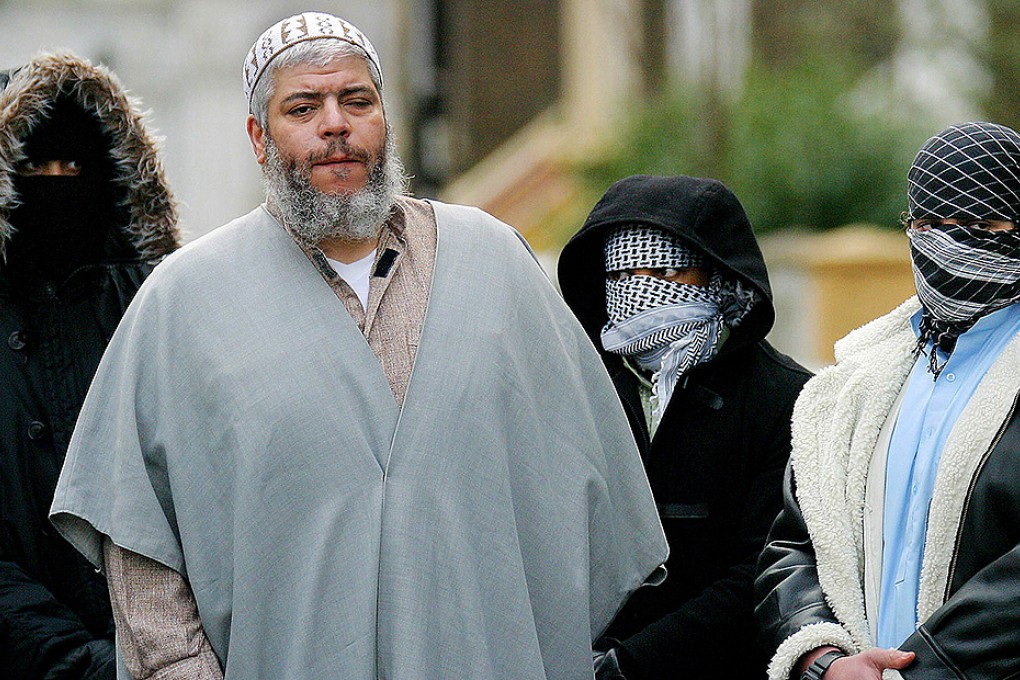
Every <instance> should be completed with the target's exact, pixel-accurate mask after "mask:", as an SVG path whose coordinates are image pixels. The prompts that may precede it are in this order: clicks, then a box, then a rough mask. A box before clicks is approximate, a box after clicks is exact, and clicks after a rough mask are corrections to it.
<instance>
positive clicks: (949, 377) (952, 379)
mask: <svg viewBox="0 0 1020 680" xmlns="http://www.w3.org/2000/svg"><path fill="white" fill-rule="evenodd" d="M946 381H947V382H955V381H956V374H955V373H946Z"/></svg>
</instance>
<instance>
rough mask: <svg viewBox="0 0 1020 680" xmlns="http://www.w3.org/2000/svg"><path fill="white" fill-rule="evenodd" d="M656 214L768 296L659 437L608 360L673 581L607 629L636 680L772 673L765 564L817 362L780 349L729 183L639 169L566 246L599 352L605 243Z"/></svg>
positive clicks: (613, 359)
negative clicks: (755, 589)
mask: <svg viewBox="0 0 1020 680" xmlns="http://www.w3.org/2000/svg"><path fill="white" fill-rule="evenodd" d="M633 223H644V224H647V225H652V226H656V227H660V228H662V229H665V230H667V231H670V232H672V233H673V234H676V236H677V237H679V238H680V239H682V240H683V241H684V242H685V243H687V244H688V245H690V246H692V247H693V248H696V249H697V250H700V251H702V252H704V253H706V254H707V255H708V256H709V258H710V259H711V261H712V264H713V266H715V267H718V268H720V269H721V270H722V271H724V272H725V273H726V274H727V275H729V276H732V277H739V278H741V279H743V280H744V281H745V282H747V283H748V284H750V285H751V286H753V287H754V288H755V289H756V290H757V291H758V292H759V293H760V302H759V303H758V304H757V305H756V306H755V307H754V308H753V309H752V310H751V312H750V313H749V314H748V316H747V317H746V318H745V320H744V322H743V323H742V324H741V325H740V326H738V327H737V328H736V329H734V331H733V333H732V334H731V335H730V337H729V338H728V339H727V340H726V342H725V343H724V344H723V346H722V348H721V350H720V352H719V354H718V355H716V357H715V358H713V359H712V360H710V361H708V362H707V363H704V364H701V365H699V366H697V367H695V368H694V369H692V370H691V371H690V372H689V374H688V377H687V380H686V381H681V384H680V385H678V386H677V389H676V391H675V392H674V393H673V396H672V398H671V399H670V402H669V405H668V407H667V409H666V412H665V414H664V416H663V419H662V421H661V423H660V424H659V427H658V429H657V430H656V433H655V437H654V438H652V439H651V440H650V441H649V436H648V428H647V427H646V425H645V419H644V415H643V413H642V408H641V402H640V397H639V393H638V381H637V378H636V376H635V375H634V374H633V373H632V372H631V371H630V370H629V369H628V368H627V367H625V366H624V365H623V363H622V361H621V358H620V357H619V356H617V355H615V354H611V353H608V352H605V351H602V356H603V359H604V360H605V363H606V366H607V368H608V370H609V373H610V375H611V376H612V377H613V380H614V381H615V383H616V387H617V390H618V392H619V394H620V397H621V399H622V401H623V403H624V406H625V408H626V411H627V413H628V415H629V417H630V422H631V427H632V429H633V432H634V435H635V437H636V438H637V441H638V444H639V447H640V449H641V453H642V456H643V458H644V462H645V469H646V470H647V472H648V477H649V481H650V482H651V486H652V491H653V493H654V495H655V498H656V501H657V503H658V507H659V513H660V516H661V518H662V523H663V527H664V528H665V531H666V537H667V539H668V541H669V545H670V557H669V561H668V562H667V563H666V567H667V571H668V575H667V578H666V581H665V583H664V584H663V585H661V586H658V587H655V588H644V589H642V590H641V591H639V592H638V593H637V594H636V595H635V596H634V597H633V598H631V600H630V602H629V603H628V604H627V605H626V606H625V607H624V609H623V611H622V612H621V613H620V614H619V616H618V617H617V618H616V621H615V622H614V623H613V625H612V626H611V628H610V629H609V631H608V635H609V636H611V637H614V638H617V639H619V640H620V641H621V646H622V650H623V654H622V655H621V665H622V668H623V672H624V674H625V675H626V677H627V678H628V680H640V679H642V678H674V677H679V678H685V679H687V680H698V679H701V678H706V679H707V678H723V677H725V678H740V679H741V680H744V679H748V680H752V679H754V678H762V677H764V676H765V665H766V658H765V656H764V653H763V652H762V651H760V650H758V649H757V647H756V646H755V643H754V640H755V639H756V634H755V628H754V620H753V599H752V585H753V577H754V567H755V562H756V560H757V557H758V554H759V552H760V551H761V549H762V546H763V545H764V542H765V537H766V534H767V533H768V530H769V526H770V524H771V523H772V520H773V519H774V518H775V516H776V514H777V513H778V511H779V508H780V504H781V487H782V478H783V469H784V467H785V465H786V461H787V458H788V456H789V453H790V415H791V411H792V408H793V403H794V400H795V398H796V396H797V394H798V392H799V391H800V388H801V386H802V385H803V384H804V383H805V381H806V380H807V379H808V377H809V373H808V371H806V370H805V369H804V368H803V367H801V366H800V365H798V364H797V363H796V362H794V361H793V360H792V359H790V358H789V357H786V356H784V355H782V354H780V353H779V352H777V351H776V350H775V349H773V348H772V347H771V346H770V345H769V344H768V343H767V342H766V341H765V339H764V338H765V335H766V333H767V332H768V331H769V329H770V328H771V327H772V324H773V321H774V319H775V311H774V309H773V306H772V301H771V300H772V295H771V289H770V287H769V282H768V274H767V272H766V269H765V262H764V260H763V258H762V255H761V251H760V250H759V248H758V245H757V242H756V241H755V238H754V234H753V232H752V229H751V225H750V223H749V222H748V220H747V217H746V215H745V213H744V210H743V208H742V207H741V205H740V203H739V201H738V200H737V199H736V197H735V196H734V195H733V194H732V193H731V192H730V191H729V190H728V189H726V187H724V186H723V185H722V184H720V183H719V182H716V181H713V180H699V179H693V178H689V177H645V176H639V177H630V178H627V179H625V180H622V181H620V182H617V183H616V184H614V185H613V186H612V187H611V188H610V189H609V190H608V192H607V193H606V195H605V196H604V197H603V198H602V200H600V201H599V203H598V204H597V205H596V206H595V208H594V209H593V210H592V212H591V215H590V216H589V217H588V219H587V221H586V222H585V224H584V226H583V227H582V228H581V230H580V231H579V232H578V233H577V234H576V235H575V236H574V237H573V238H572V239H571V240H570V242H569V243H568V244H567V245H566V247H565V248H564V249H563V253H562V255H561V257H560V262H559V282H560V286H561V289H562V291H563V295H564V297H565V298H566V301H567V304H569V305H570V307H571V308H572V309H573V310H574V312H575V313H576V314H577V316H578V318H579V319H580V321H581V323H582V324H583V325H584V327H585V328H586V329H587V331H588V333H589V335H590V336H591V338H592V341H593V342H594V343H595V345H596V347H599V348H600V349H601V346H602V345H601V343H600V341H599V333H600V331H601V329H602V327H603V326H604V325H605V323H606V321H607V313H606V302H605V260H604V256H603V242H604V237H605V235H606V233H607V231H608V230H609V229H610V228H611V227H615V226H619V225H624V224H633Z"/></svg>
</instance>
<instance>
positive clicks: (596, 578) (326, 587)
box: [51, 13, 666, 680]
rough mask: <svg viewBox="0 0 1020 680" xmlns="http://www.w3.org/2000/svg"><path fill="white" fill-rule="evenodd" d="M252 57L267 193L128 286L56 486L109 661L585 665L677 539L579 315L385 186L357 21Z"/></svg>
mask: <svg viewBox="0 0 1020 680" xmlns="http://www.w3.org/2000/svg"><path fill="white" fill-rule="evenodd" d="M244 77H245V89H246V93H247V95H248V99H249V106H250V111H251V113H252V115H251V116H249V118H248V132H249V136H250V138H251V141H252V145H253V149H254V151H255V155H256V158H257V160H258V162H259V163H260V164H261V165H262V167H263V170H264V174H265V179H266V186H267V202H266V204H265V205H263V206H261V207H259V208H257V209H255V210H254V211H253V212H251V213H249V214H248V215H246V216H244V217H242V218H240V219H238V220H235V221H234V222H231V223H230V224H227V225H225V226H223V227H221V228H220V229H217V230H215V231H214V232H212V233H211V234H209V235H208V236H206V237H204V238H201V239H198V240H197V241H195V242H193V243H191V244H189V245H188V246H186V247H185V248H183V249H181V250H180V251H179V253H178V254H176V255H173V256H171V257H170V258H168V259H167V260H166V261H165V262H164V263H163V264H161V265H160V266H159V267H158V268H157V269H156V271H155V272H154V273H153V275H152V277H151V278H150V279H149V280H148V282H147V283H146V285H145V286H143V287H142V289H141V290H140V291H139V293H138V295H137V297H136V299H135V301H134V303H133V304H132V305H131V307H130V309H129V310H128V312H127V314H126V315H125V317H124V321H123V323H122V324H121V325H120V327H119V328H118V330H117V333H116V334H115V336H114V338H113V340H112V342H111V344H110V348H109V350H108V352H107V353H106V355H105V357H104V359H103V362H102V365H101V366H100V368H99V372H98V375H97V377H96V379H95V381H94V383H93V385H92V388H91V390H90V393H89V395H88V398H87V400H86V402H85V405H84V407H83V410H82V414H81V417H80V419H79V421H78V426H77V428H76V431H75V433H74V436H73V439H72V442H71V445H70V450H69V451H68V455H67V463H66V465H65V467H64V469H63V473H62V476H61V479H60V483H59V485H58V488H57V492H56V496H55V499H54V502H53V507H52V515H51V517H52V519H53V521H54V523H55V524H56V526H57V527H58V528H59V530H60V531H61V532H62V533H63V534H64V535H65V536H66V537H67V538H68V539H69V540H70V541H71V542H72V543H73V544H74V545H75V546H76V547H77V548H78V549H79V550H81V551H82V553H84V554H85V555H86V556H87V557H88V558H89V559H90V560H91V561H92V562H93V563H94V564H95V565H96V566H97V567H99V568H103V569H105V572H106V574H107V578H108V581H109V583H110V589H111V592H112V599H113V604H114V615H115V618H116V621H117V628H118V636H117V639H118V646H119V650H120V653H121V658H122V660H123V662H124V663H123V664H122V669H121V672H122V677H128V676H127V673H130V674H131V675H133V676H134V677H158V678H161V679H164V678H185V677H186V678H221V677H226V678H237V679H239V680H258V679H260V678H262V679H265V680H277V679H281V678H288V679H296V678H316V679H319V678H346V679H350V678H354V679H360V678H365V679H367V678H394V679H401V678H431V679H438V678H462V679H469V678H470V679H472V680H476V679H480V678H556V679H559V678H563V679H568V678H569V679H575V678H576V679H580V678H590V677H592V671H591V641H592V640H593V639H595V638H596V637H598V635H599V634H600V633H601V632H602V630H603V629H604V628H605V627H606V626H607V625H608V623H609V621H610V620H611V619H612V618H613V616H614V615H615V613H616V612H617V611H618V610H619V608H620V607H621V606H622V605H623V602H624V600H625V599H626V598H627V597H628V595H629V594H630V593H631V592H632V591H634V590H635V589H636V588H638V587H639V586H641V585H642V584H645V583H646V582H649V581H651V580H653V576H652V575H653V574H656V575H657V574H658V566H659V565H660V564H661V563H662V562H663V561H664V559H665V557H666V548H665V541H664V538H663V534H662V529H661V527H660V525H659V523H658V519H657V517H656V512H655V506H654V503H653V501H652V498H651V493H650V491H649V488H648V483H647V480H646V478H645V476H644V473H643V471H642V467H641V461H640V459H639V456H638V454H637V451H636V448H635V445H634V443H633V439H632V437H631V435H630V431H629V428H628V425H627V422H626V419H625V416H624V414H623V411H622V408H621V406H620V404H619V402H618V400H617V398H616V396H615V394H614V391H613V387H612V385H611V384H610V382H609V379H608V377H607V375H606V373H605V372H604V369H603V368H602V364H601V362H600V360H599V358H598V356H597V354H596V353H595V351H594V349H593V347H592V346H591V344H590V342H589V340H588V339H587V337H586V335H585V333H584V331H583V330H582V329H581V327H580V326H579V325H578V324H577V322H576V321H575V320H574V317H573V315H572V314H570V312H569V310H568V309H567V308H566V306H565V305H564V304H563V303H562V301H561V300H560V299H559V297H558V296H557V295H556V293H555V291H554V289H553V288H552V286H551V284H550V283H549V281H548V279H547V278H546V277H545V275H544V274H543V272H542V271H541V269H540V268H539V266H538V265H537V264H536V262H535V260H534V258H533V256H532V255H531V253H530V252H529V250H528V248H527V246H526V244H525V243H524V242H523V240H522V239H521V238H520V236H519V235H518V234H517V233H516V232H514V231H513V230H512V229H510V228H508V227H507V226H506V225H504V224H502V223H500V222H498V221H497V220H495V219H493V218H492V217H490V216H488V215H486V214H485V213H483V212H481V211H479V210H477V209H474V208H466V207H462V206H452V205H444V204H442V203H439V202H435V201H421V200H416V199H412V198H409V197H407V196H405V195H403V183H404V181H403V177H402V170H401V168H400V165H399V162H398V160H397V157H396V154H395V152H394V149H393V145H392V135H391V134H390V132H389V129H388V126H387V124H386V119H385V115H384V109H383V104H382V100H381V94H380V93H381V91H382V76H381V71H380V69H379V62H378V57H377V56H376V53H375V50H374V49H373V48H372V46H371V44H370V43H369V42H368V40H367V39H366V38H365V36H364V35H363V34H362V33H361V32H360V31H358V29H356V28H355V27H353V26H351V25H350V24H348V23H347V22H345V21H343V20H341V19H339V18H337V17H334V16H330V15H326V14H319V13H304V14H300V15H297V16H294V17H290V18H288V19H286V20H284V21H282V22H280V23H279V24H277V25H275V26H273V27H271V28H270V29H269V30H267V31H266V32H265V33H264V34H263V35H262V36H261V37H260V38H259V40H258V41H256V43H255V45H254V46H253V47H252V49H251V51H250V52H249V54H248V57H247V59H246V61H245V66H244Z"/></svg>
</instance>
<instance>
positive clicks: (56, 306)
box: [0, 55, 178, 680]
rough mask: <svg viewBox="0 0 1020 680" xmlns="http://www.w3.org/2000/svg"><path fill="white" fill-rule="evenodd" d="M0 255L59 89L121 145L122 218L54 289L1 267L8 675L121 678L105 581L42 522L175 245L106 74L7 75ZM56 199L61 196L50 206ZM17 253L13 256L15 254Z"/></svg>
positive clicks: (146, 163)
mask: <svg viewBox="0 0 1020 680" xmlns="http://www.w3.org/2000/svg"><path fill="white" fill-rule="evenodd" d="M5 83H6V87H5V88H4V89H3V92H2V93H0V250H2V251H4V252H5V253H7V251H8V244H9V243H10V241H11V238H12V236H14V227H12V225H11V222H10V221H9V218H10V216H11V210H12V206H13V205H14V202H15V201H16V200H17V198H18V196H17V193H16V189H15V183H14V176H15V167H16V164H17V163H18V162H19V161H21V160H22V159H23V158H24V153H23V147H24V143H23V142H24V139H25V137H26V135H27V134H28V132H29V130H31V129H32V127H33V125H35V124H37V123H38V122H39V121H40V120H42V119H43V118H44V117H45V116H46V115H47V112H48V110H47V107H48V106H49V103H50V102H52V101H53V100H54V98H55V97H56V95H57V93H58V92H65V93H66V92H72V93H73V97H74V98H75V101H76V102H77V103H78V104H80V105H81V106H82V108H83V109H84V110H86V111H93V112H95V113H96V114H97V116H98V118H99V120H100V124H101V127H102V128H103V130H104V133H105V134H106V135H107V136H108V137H109V138H110V139H111V140H112V151H111V154H112V156H113V158H114V160H115V173H116V174H115V178H116V179H115V183H116V184H117V189H116V193H117V194H118V195H119V196H120V197H121V198H122V199H124V206H125V207H124V208H123V209H122V210H120V211H118V214H119V215H120V216H121V217H122V219H120V220H119V222H118V223H117V224H115V225H114V228H113V229H110V230H109V233H108V236H107V241H106V245H105V247H104V252H103V255H102V256H101V257H100V258H99V259H98V261H94V262H89V263H86V264H85V265H84V266H81V267H79V268H78V269H76V270H75V271H73V272H71V273H70V275H68V276H66V277H63V278H61V279H59V280H55V281H48V280H43V279H42V278H40V279H38V280H35V279H29V280H26V279H24V278H23V277H19V278H18V282H17V283H16V284H15V283H14V282H13V281H12V277H11V275H10V271H9V266H3V267H0V395H2V396H0V675H2V676H3V677H4V678H6V679H13V680H35V679H38V678H47V679H49V678H53V679H56V678H68V679H70V678H90V679H92V678H95V679H99V678H113V677H114V664H113V634H114V630H113V620H112V616H111V612H110V604H109V597H108V595H107V591H106V583H105V580H104V578H103V576H102V575H100V574H97V573H96V572H95V570H94V569H92V567H91V566H90V565H89V564H88V563H87V562H86V561H85V559H84V558H83V557H81V556H80V555H79V554H78V553H77V552H76V551H75V550H74V549H73V548H72V547H71V546H70V545H68V544H67V543H65V542H64V541H63V539H61V538H60V537H59V535H58V534H57V533H56V531H55V530H53V529H52V527H51V525H50V523H49V521H48V519H47V515H48V512H49V506H50V503H51V501H52V497H53V489H54V487H55V486H56V482H57V477H58V475H59V473H60V469H61V465H62V463H63V460H64V453H65V451H66V448H67V444H68V439H69V437H70V436H71V431H72V429H73V426H74V422H75V418H76V417H77V414H78V410H79V408H80V407H81V404H82V401H83V400H84V398H85V393H86V391H87V389H88V386H89V383H90V381H91V379H92V376H93V374H94V372H95V370H96V367H97V365H98V363H99V359H100V357H101V356H102V353H103V350H104V348H105V347H106V343H107V341H108V340H109V339H110V336H111V335H112V334H113V331H114V328H115V327H116V325H117V322H118V321H119V320H120V317H121V315H122V314H123V312H124V310H125V308H126V307H127V305H128V303H129V302H130V300H131V298H132V296H133V295H134V294H135V291H136V290H137V289H138V286H139V285H140V284H141V282H142V280H143V279H144V278H145V276H146V275H147V274H148V272H149V271H151V268H152V266H153V264H154V263H155V262H156V261H158V260H159V259H160V258H161V257H163V256H164V255H166V254H168V253H169V252H170V251H172V250H173V249H174V248H176V246H177V242H178V239H177V232H176V227H175V224H176V209H175V205H174V202H173V199H172V197H171V195H170V192H169V189H168V187H167V184H166V181H165V179H164V176H163V171H162V168H161V165H160V162H159V160H158V158H157V155H156V147H155V145H154V142H153V140H152V139H151V138H150V136H149V135H148V134H147V133H146V131H145V129H144V127H143V124H142V119H141V117H140V114H139V112H138V111H137V110H136V109H135V108H134V106H133V105H132V103H131V102H129V100H128V98H127V97H126V95H125V92H124V90H123V89H122V87H121V86H120V84H119V83H118V82H117V81H116V79H115V77H114V76H112V74H110V73H109V72H108V71H107V70H106V69H104V68H100V67H94V66H92V65H90V64H88V63H87V62H85V61H83V60H80V59H78V58H76V57H73V56H70V55H46V56H40V57H38V58H36V59H34V60H33V61H32V62H31V63H29V64H27V65H25V66H23V67H22V68H20V69H17V70H16V71H13V72H8V73H5V74H4V75H3V77H2V78H0V87H3V85H4V84H5ZM54 200H59V197H54ZM7 254H9V253H7Z"/></svg>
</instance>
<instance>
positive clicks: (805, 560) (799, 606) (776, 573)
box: [754, 466, 838, 654]
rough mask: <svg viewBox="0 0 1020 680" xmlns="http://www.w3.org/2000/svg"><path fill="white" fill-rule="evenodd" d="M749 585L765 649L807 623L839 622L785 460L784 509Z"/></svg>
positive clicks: (777, 644)
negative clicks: (827, 599)
mask: <svg viewBox="0 0 1020 680" xmlns="http://www.w3.org/2000/svg"><path fill="white" fill-rule="evenodd" d="M754 585H755V600H756V601H757V602H758V606H757V608H756V609H755V616H756V617H757V620H758V630H759V633H760V635H761V642H762V645H763V646H764V647H765V649H767V650H768V651H769V653H770V654H771V653H773V652H775V650H776V649H777V648H778V647H779V645H780V644H782V642H783V641H784V640H785V639H786V638H788V637H790V636H791V635H793V634H794V633H796V632H797V631H798V630H800V629H801V628H803V627H804V626H806V625H809V624H812V623H821V622H831V623H838V621H837V619H836V616H835V615H834V614H833V613H832V610H831V609H829V606H828V605H827V604H826V602H825V595H824V593H823V592H822V587H821V585H819V583H818V571H817V569H816V566H815V551H814V547H813V546H812V545H811V538H810V537H809V535H808V530H807V525H806V524H805V522H804V516H803V515H802V514H801V511H800V507H799V506H798V504H797V498H796V493H795V488H794V482H793V470H792V468H790V467H789V466H788V467H787V470H786V478H785V481H784V483H783V510H782V512H780V513H779V517H777V518H776V521H775V524H773V525H772V531H771V532H770V533H769V538H768V541H767V543H766V545H765V549H764V550H763V551H762V554H761V558H760V559H759V560H758V578H757V580H756V581H755V584H754Z"/></svg>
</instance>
